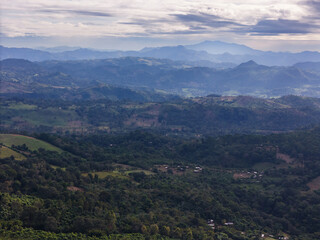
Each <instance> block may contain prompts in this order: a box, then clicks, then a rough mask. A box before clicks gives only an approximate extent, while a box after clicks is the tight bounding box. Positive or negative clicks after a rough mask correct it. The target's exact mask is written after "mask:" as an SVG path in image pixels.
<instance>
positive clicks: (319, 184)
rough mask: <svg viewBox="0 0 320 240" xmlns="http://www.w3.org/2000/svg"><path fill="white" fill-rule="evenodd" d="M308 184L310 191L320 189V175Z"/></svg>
mask: <svg viewBox="0 0 320 240" xmlns="http://www.w3.org/2000/svg"><path fill="white" fill-rule="evenodd" d="M307 186H308V187H309V188H310V191H316V190H319V189H320V176H319V177H317V178H315V179H313V180H312V181H311V182H309V183H308V184H307Z"/></svg>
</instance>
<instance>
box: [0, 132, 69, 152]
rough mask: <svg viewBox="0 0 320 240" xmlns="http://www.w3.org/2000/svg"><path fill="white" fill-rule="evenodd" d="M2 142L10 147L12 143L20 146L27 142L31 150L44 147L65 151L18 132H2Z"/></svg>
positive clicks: (0, 136) (50, 149)
mask: <svg viewBox="0 0 320 240" xmlns="http://www.w3.org/2000/svg"><path fill="white" fill-rule="evenodd" d="M0 143H2V144H3V145H5V146H8V147H10V146H11V145H15V146H19V145H23V144H25V145H26V146H27V147H28V148H29V149H30V150H31V151H34V150H38V149H39V148H43V149H45V150H48V151H56V152H59V153H61V152H63V151H62V150H61V149H60V148H57V147H55V146H53V145H51V144H49V143H47V142H44V141H41V140H38V139H35V138H32V137H28V136H23V135H17V134H0Z"/></svg>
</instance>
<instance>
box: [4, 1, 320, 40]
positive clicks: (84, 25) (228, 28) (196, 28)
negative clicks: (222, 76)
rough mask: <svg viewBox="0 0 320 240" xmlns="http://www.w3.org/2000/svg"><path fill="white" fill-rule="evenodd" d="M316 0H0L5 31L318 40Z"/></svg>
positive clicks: (43, 34) (319, 8)
mask: <svg viewBox="0 0 320 240" xmlns="http://www.w3.org/2000/svg"><path fill="white" fill-rule="evenodd" d="M319 13H320V2H319V1H318V0H305V1H304V0H259V1H257V0H243V1H241V3H240V1H238V0H215V1H212V0H199V1H192V0H175V1H173V0H162V1H156V0H149V1H145V0H144V1H142V0H130V1H129V0H118V1H105V0H90V1H87V0H73V1H72V0H46V1H43V0H29V1H27V0H3V1H2V4H1V35H2V36H5V37H24V36H37V37H77V36H78V37H96V38H103V37H148V38H173V37H175V36H182V35H183V36H185V37H186V38H195V37H197V38H199V39H208V38H210V39H212V38H219V37H221V36H229V37H230V38H242V39H244V38H250V39H252V38H256V39H259V38H262V37H263V38H264V39H267V38H269V39H280V40H286V39H287V40H320V17H319V15H320V14H319Z"/></svg>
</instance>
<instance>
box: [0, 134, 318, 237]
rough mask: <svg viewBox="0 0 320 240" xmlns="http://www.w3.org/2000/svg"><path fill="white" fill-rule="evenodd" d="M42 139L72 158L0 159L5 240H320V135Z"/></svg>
mask: <svg viewBox="0 0 320 240" xmlns="http://www.w3.org/2000/svg"><path fill="white" fill-rule="evenodd" d="M34 137H36V138H37V139H41V142H44V141H45V142H48V143H51V144H53V145H55V146H57V147H59V148H60V149H63V150H64V151H65V152H69V153H71V154H65V153H63V152H55V151H48V150H45V149H43V148H40V149H38V150H37V151H31V150H30V149H28V148H25V149H24V152H25V153H26V159H25V160H22V161H12V159H10V157H8V158H2V159H1V160H0V161H1V164H0V179H1V181H0V189H1V194H0V202H1V204H0V206H1V207H0V216H1V224H0V226H1V231H0V236H1V237H2V238H6V239H10V238H11V239H27V238H26V237H29V239H259V237H260V236H261V234H266V236H268V237H269V235H273V236H274V237H276V238H278V237H279V236H282V235H284V234H286V235H288V236H289V237H290V239H301V240H302V239H303V240H307V239H317V238H319V236H320V235H319V234H320V233H319V229H320V225H319V223H320V219H319V216H320V214H319V211H320V194H319V193H320V192H319V191H318V190H317V189H310V188H309V187H308V186H310V184H309V183H314V180H315V179H317V177H318V176H319V175H320V148H319V147H318V146H319V145H320V129H319V128H314V129H312V130H301V131H297V132H292V133H286V134H272V135H267V136H261V135H260V136H257V135H233V136H232V135H227V136H220V137H217V138H215V137H206V138H201V139H194V138H192V139H183V138H173V137H166V136H162V135H158V134H151V133H147V132H143V131H135V132H131V133H128V134H123V135H110V134H99V135H84V136H80V135H74V136H60V135H48V134H38V135H35V136H34ZM24 139H26V140H28V139H29V138H27V137H25V138H24ZM16 148H17V149H21V148H23V146H16ZM28 152H29V154H27V153H28ZM287 158H289V159H290V161H287V162H286V161H285V160H283V159H287ZM52 166H55V167H52ZM62 168H63V169H62ZM312 186H313V185H312ZM211 219H212V221H213V222H214V224H215V229H214V230H213V229H212V228H211V227H210V226H209V225H208V220H211ZM271 239H272V238H271Z"/></svg>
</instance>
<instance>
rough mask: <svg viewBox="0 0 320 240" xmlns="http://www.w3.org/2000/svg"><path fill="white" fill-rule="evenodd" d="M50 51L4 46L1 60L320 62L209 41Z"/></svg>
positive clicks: (306, 55) (223, 64)
mask: <svg viewBox="0 0 320 240" xmlns="http://www.w3.org/2000/svg"><path fill="white" fill-rule="evenodd" d="M46 50H47V51H43V50H35V49H29V48H7V47H4V46H0V57H1V59H6V58H21V59H26V60H30V61H45V60H84V59H107V58H119V57H128V56H131V57H153V58H161V59H170V60H174V61H183V62H186V63H188V64H193V65H194V66H206V67H208V66H210V67H215V68H228V67H233V66H235V65H238V64H240V63H243V62H247V61H250V60H253V61H255V62H257V63H258V64H263V65H266V66H291V65H294V64H296V63H299V62H320V53H319V52H310V51H306V52H300V53H290V52H270V51H259V50H255V49H252V48H249V47H247V46H245V45H240V44H235V43H225V42H220V41H205V42H201V43H199V44H194V45H186V46H181V45H180V46H165V47H158V48H144V49H142V50H140V51H97V50H92V49H84V48H79V49H75V48H72V47H60V48H59V47H57V48H48V49H46ZM63 50H67V51H63Z"/></svg>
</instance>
